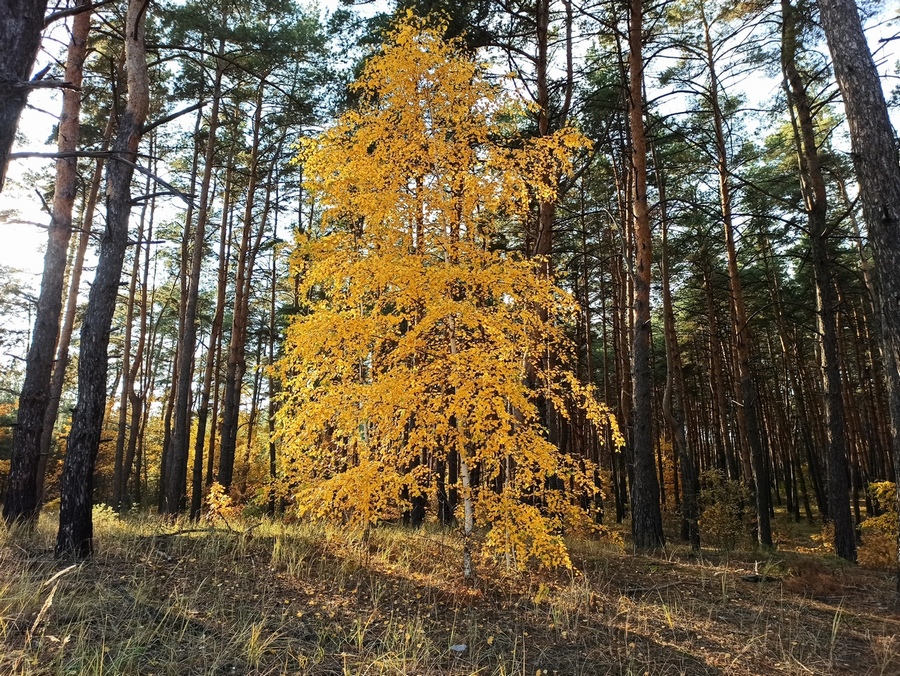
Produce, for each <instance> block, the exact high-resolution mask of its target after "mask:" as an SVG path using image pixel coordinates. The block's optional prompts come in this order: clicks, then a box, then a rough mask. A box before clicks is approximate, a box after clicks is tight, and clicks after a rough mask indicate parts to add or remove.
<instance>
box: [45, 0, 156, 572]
mask: <svg viewBox="0 0 900 676" xmlns="http://www.w3.org/2000/svg"><path fill="white" fill-rule="evenodd" d="M147 4H148V0H130V2H129V4H128V15H127V18H126V23H125V26H126V29H125V53H126V57H125V64H126V71H127V73H128V104H127V106H126V108H125V110H124V112H123V113H122V116H121V118H120V120H119V131H118V134H117V136H116V140H115V143H114V144H113V150H112V155H111V157H110V162H109V166H108V169H107V173H106V182H107V207H106V229H105V230H104V232H103V235H102V237H101V239H100V254H99V258H98V262H97V271H96V274H95V277H94V282H93V285H92V286H91V292H90V296H89V297H88V308H87V311H86V312H85V316H84V323H83V324H82V327H81V352H80V357H79V363H78V403H77V404H76V407H75V411H74V413H73V414H72V429H71V432H70V433H69V443H68V448H67V451H66V458H65V462H64V464H63V474H62V479H61V482H60V512H59V531H58V533H57V536H56V555H57V556H59V557H62V558H75V559H83V558H86V557H89V556H90V555H91V554H92V551H93V523H92V519H91V510H92V507H93V504H92V503H93V478H94V476H93V475H94V463H95V461H96V458H97V451H98V448H99V445H100V431H101V429H102V427H103V416H104V404H105V402H106V392H107V382H106V376H107V369H108V361H109V358H108V354H107V350H108V347H109V333H110V326H111V324H112V316H113V311H114V310H115V306H116V298H117V295H118V290H119V280H120V279H121V276H122V265H123V262H124V260H125V249H126V247H127V246H128V220H129V216H130V213H131V177H132V174H133V173H134V168H133V166H132V165H131V164H130V163H133V162H134V161H135V160H136V159H137V149H138V146H139V145H140V141H141V137H142V135H143V125H144V120H145V119H146V117H147V110H148V107H149V78H148V75H147V61H146V51H145V48H144V24H145V18H146V9H147ZM120 159H121V160H125V161H124V162H123V161H118V160H120Z"/></svg>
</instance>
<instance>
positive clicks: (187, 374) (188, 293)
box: [160, 38, 225, 515]
mask: <svg viewBox="0 0 900 676" xmlns="http://www.w3.org/2000/svg"><path fill="white" fill-rule="evenodd" d="M224 44H225V43H224V38H223V39H222V40H220V42H219V56H220V57H221V55H222V54H223V52H224V49H225V46H224ZM224 67H225V65H224V61H222V60H221V58H219V59H217V62H216V75H215V83H214V85H213V92H212V110H211V111H210V115H209V130H208V135H209V138H208V139H207V142H206V154H205V156H204V165H203V179H202V180H201V182H200V200H199V202H200V205H199V210H198V213H197V225H196V227H195V229H194V237H193V245H192V251H191V262H190V268H189V269H190V274H189V278H188V280H187V285H186V289H185V296H184V301H183V319H182V322H181V326H180V336H179V350H178V360H177V369H176V371H177V379H176V383H175V405H174V410H173V417H174V421H173V423H172V439H171V443H170V449H169V450H170V452H169V453H168V454H167V455H168V462H167V463H166V473H165V477H164V479H163V481H162V490H161V500H160V512H161V513H163V514H169V515H175V514H178V513H179V512H181V511H182V510H183V509H184V507H185V501H186V497H187V462H188V445H189V444H190V439H191V402H190V395H191V382H192V380H191V379H192V375H193V372H194V351H195V347H196V343H197V304H198V301H199V294H200V272H201V269H202V267H203V245H204V239H205V237H206V222H207V220H208V216H209V207H210V204H209V200H210V198H209V188H210V183H211V181H212V173H213V164H214V159H215V151H216V131H217V129H218V125H219V105H220V99H221V88H222V74H223V71H224ZM185 227H186V228H188V227H190V223H189V222H188V223H186V224H185Z"/></svg>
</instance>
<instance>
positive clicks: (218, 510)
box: [205, 481, 240, 524]
mask: <svg viewBox="0 0 900 676" xmlns="http://www.w3.org/2000/svg"><path fill="white" fill-rule="evenodd" d="M239 514H240V511H239V509H238V507H237V506H236V505H235V504H234V501H233V500H232V499H231V496H230V495H229V494H228V491H227V490H225V487H224V486H222V484H220V483H219V482H218V481H216V482H214V483H213V484H212V485H211V486H210V487H209V492H208V493H207V494H206V513H205V518H206V520H207V521H209V522H213V521H215V520H216V519H222V520H223V521H225V523H226V524H227V523H228V522H229V520H232V519H235V518H237V517H238V516H239Z"/></svg>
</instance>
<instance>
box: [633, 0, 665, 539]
mask: <svg viewBox="0 0 900 676" xmlns="http://www.w3.org/2000/svg"><path fill="white" fill-rule="evenodd" d="M642 11H643V8H642V6H641V0H631V24H630V26H629V31H628V42H629V52H630V55H629V95H630V105H629V115H630V121H631V143H632V153H631V157H632V169H633V186H634V194H633V196H632V209H633V223H634V243H635V249H636V251H635V261H634V287H635V288H634V303H635V309H634V315H635V322H634V341H633V343H632V368H633V373H634V389H633V394H632V396H633V401H634V409H633V410H634V432H633V436H632V439H633V442H632V443H633V453H634V481H633V483H632V487H631V533H632V537H633V539H634V545H635V547H639V548H646V549H652V548H656V547H661V546H663V544H665V540H664V538H663V530H662V514H661V513H660V507H659V481H658V479H657V477H656V467H655V466H654V457H653V422H652V415H653V411H652V408H653V404H652V399H651V394H652V383H651V377H652V373H651V370H650V273H651V267H652V265H653V257H652V248H651V247H652V238H651V235H650V214H649V210H648V207H647V143H646V139H645V134H644V115H643V92H642V89H643V88H642V86H641V85H642V83H643V77H644V74H643V59H642V56H641V37H642V36H641V28H642V16H643V14H642Z"/></svg>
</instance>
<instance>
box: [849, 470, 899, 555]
mask: <svg viewBox="0 0 900 676" xmlns="http://www.w3.org/2000/svg"><path fill="white" fill-rule="evenodd" d="M869 491H870V493H871V495H872V500H873V501H874V502H875V503H876V504H877V506H878V508H879V509H880V510H881V514H879V515H878V516H873V517H869V518H868V519H866V520H865V521H863V522H862V545H861V546H860V548H859V552H858V557H859V563H860V564H861V565H863V566H867V567H870V568H882V569H886V570H893V569H894V567H895V566H896V564H897V523H898V519H897V486H896V484H894V483H892V482H890V481H879V482H876V483H871V484H869Z"/></svg>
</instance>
